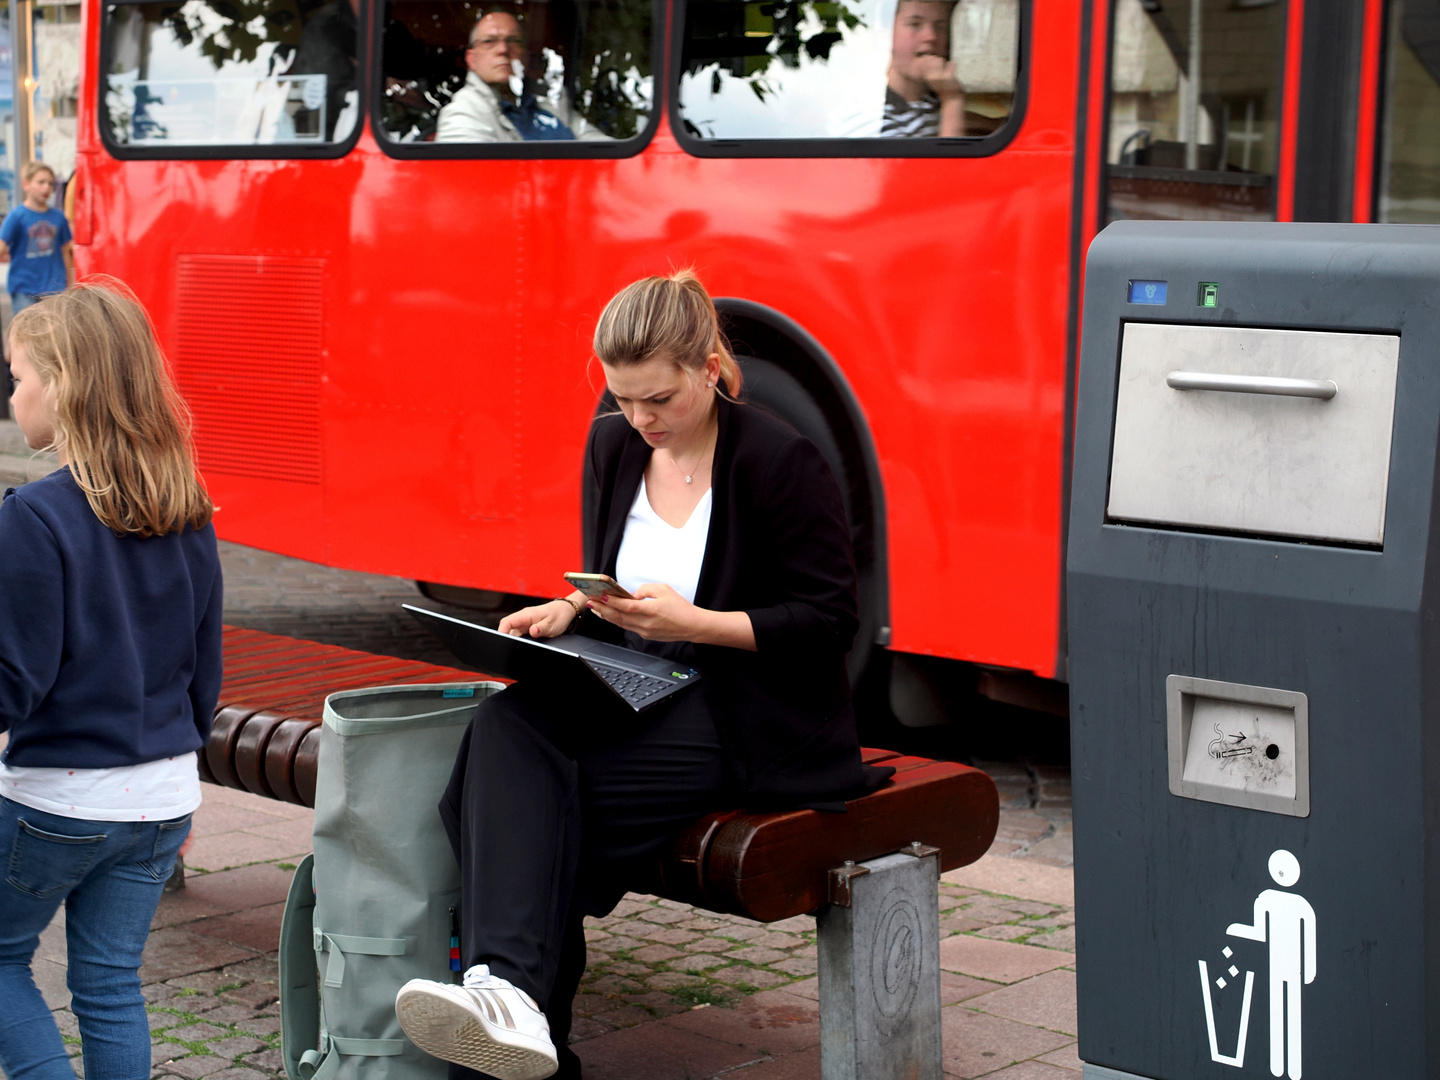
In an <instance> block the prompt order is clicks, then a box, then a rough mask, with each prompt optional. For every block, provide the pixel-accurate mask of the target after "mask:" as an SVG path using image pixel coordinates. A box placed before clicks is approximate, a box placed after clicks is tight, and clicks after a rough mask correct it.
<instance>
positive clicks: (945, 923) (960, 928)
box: [940, 914, 987, 934]
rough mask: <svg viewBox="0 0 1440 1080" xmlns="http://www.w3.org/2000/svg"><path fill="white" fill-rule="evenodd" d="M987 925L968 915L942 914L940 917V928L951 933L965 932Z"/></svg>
mask: <svg viewBox="0 0 1440 1080" xmlns="http://www.w3.org/2000/svg"><path fill="white" fill-rule="evenodd" d="M985 925H987V924H986V923H983V922H981V921H980V920H979V919H972V918H970V916H968V915H961V914H956V915H944V916H942V917H941V919H940V929H941V930H943V931H945V932H947V933H951V934H966V933H969V932H970V931H972V930H979V929H981V928H982V927H984V926H985Z"/></svg>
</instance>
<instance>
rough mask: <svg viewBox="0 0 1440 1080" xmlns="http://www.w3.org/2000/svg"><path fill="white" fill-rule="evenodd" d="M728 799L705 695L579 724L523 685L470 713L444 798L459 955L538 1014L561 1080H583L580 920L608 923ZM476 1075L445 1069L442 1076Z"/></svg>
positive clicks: (558, 704) (563, 706)
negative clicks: (455, 866) (455, 876)
mask: <svg viewBox="0 0 1440 1080" xmlns="http://www.w3.org/2000/svg"><path fill="white" fill-rule="evenodd" d="M731 801H733V797H732V795H731V787H730V785H729V783H728V781H727V777H726V770H725V767H724V764H723V759H722V756H721V750H720V740H719V737H718V735H717V734H716V730H715V722H714V720H713V718H712V717H711V715H710V712H709V710H708V708H707V707H706V705H705V699H704V696H703V695H702V694H700V693H698V692H695V691H691V692H688V693H685V694H681V695H678V696H677V698H676V699H675V701H674V702H673V703H672V704H670V705H669V706H668V707H663V708H662V709H661V710H660V711H659V715H658V716H655V717H654V718H653V719H652V718H649V717H646V718H644V719H641V720H637V719H636V718H635V717H634V716H633V715H631V714H630V710H628V709H625V708H624V707H622V706H620V705H618V704H617V705H615V706H614V707H613V708H611V709H609V710H606V709H601V710H598V711H591V712H588V713H586V714H585V715H575V714H574V713H573V704H571V703H569V702H567V701H565V700H563V699H561V698H559V697H557V696H556V695H553V694H551V693H549V692H547V691H546V690H545V688H543V687H534V686H530V687H526V686H522V685H520V684H516V685H514V686H511V687H509V688H508V689H506V690H504V691H503V692H501V693H499V694H496V695H495V696H493V697H491V698H488V699H487V700H485V701H484V702H482V703H481V705H480V707H479V708H478V709H477V711H476V714H475V718H474V719H473V720H472V721H471V723H470V727H469V729H468V730H467V731H466V733H465V738H464V741H463V742H462V743H461V745H460V752H459V754H458V756H457V758H456V761H455V770H454V772H453V773H452V774H451V777H450V783H449V785H448V787H447V788H446V790H445V795H444V798H443V799H442V800H441V803H440V816H441V818H442V819H443V820H444V823H445V828H446V831H447V832H448V834H449V837H450V843H451V845H452V846H453V847H454V849H455V857H456V858H457V859H458V860H459V863H460V905H461V921H460V949H461V957H462V960H463V962H464V965H465V967H466V968H469V967H470V966H472V965H474V964H488V965H489V967H490V970H491V972H492V973H494V974H496V975H499V976H500V977H502V978H505V979H508V980H510V982H511V983H513V984H514V985H515V986H518V987H520V988H521V989H522V990H524V991H525V992H526V993H528V994H529V995H530V996H531V997H533V998H534V999H535V1000H536V1001H537V1002H538V1003H539V1004H540V1007H541V1008H542V1009H543V1010H544V1011H545V1015H546V1018H547V1019H548V1020H549V1022H550V1031H551V1036H552V1038H553V1039H554V1041H555V1047H556V1049H557V1050H558V1051H559V1054H560V1071H559V1072H558V1073H556V1076H557V1077H561V1078H566V1080H569V1078H575V1077H579V1075H580V1063H579V1058H577V1057H576V1056H575V1054H574V1053H573V1052H572V1051H571V1050H570V1049H569V1047H568V1045H567V1042H568V1037H569V1034H570V1022H571V1021H570V1010H571V1005H572V1003H573V1001H574V997H575V992H576V990H577V989H578V987H579V985H580V978H581V976H582V975H583V974H584V972H585V935H584V930H583V926H582V920H583V918H584V916H586V915H605V914H608V913H609V912H610V910H611V909H613V908H614V906H615V904H616V903H617V902H618V901H619V899H620V897H621V896H622V895H623V894H624V892H625V891H626V888H627V887H628V886H630V885H633V884H635V883H636V880H637V878H638V877H639V874H640V869H641V867H642V866H644V865H645V864H646V863H648V862H649V860H651V859H653V858H654V856H655V855H656V854H657V853H658V852H659V851H660V850H661V849H662V848H663V847H664V846H665V844H666V843H667V842H668V841H669V840H670V839H671V838H672V837H674V836H675V835H676V834H677V833H678V832H679V831H680V830H682V829H683V828H685V826H686V825H688V824H689V823H690V822H691V821H693V820H694V819H695V818H697V817H699V816H700V815H702V814H706V813H709V812H710V811H712V810H717V809H722V808H725V807H726V806H728V805H729V804H730V802H731ZM479 1075H480V1074H478V1073H475V1072H472V1071H471V1070H468V1069H463V1068H460V1067H459V1066H454V1065H452V1066H451V1069H450V1076H451V1078H452V1080H458V1078H461V1077H465V1078H473V1077H477V1076H479Z"/></svg>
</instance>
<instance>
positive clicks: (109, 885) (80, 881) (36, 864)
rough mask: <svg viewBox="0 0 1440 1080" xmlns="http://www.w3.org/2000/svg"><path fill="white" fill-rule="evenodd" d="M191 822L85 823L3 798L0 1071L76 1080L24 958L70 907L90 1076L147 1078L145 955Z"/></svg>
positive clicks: (73, 981) (76, 990)
mask: <svg viewBox="0 0 1440 1080" xmlns="http://www.w3.org/2000/svg"><path fill="white" fill-rule="evenodd" d="M189 832H190V818H189V816H188V815H187V816H185V817H183V818H178V819H176V820H174V821H159V822H154V821H83V820H80V819H79V818H66V817H59V816H57V815H55V814H47V813H45V812H44V811H43V810H32V809H30V807H28V806H22V805H20V804H19V803H15V802H11V801H10V800H9V799H5V798H0V869H4V870H5V878H4V880H3V881H0V1071H3V1072H4V1074H5V1076H6V1077H8V1078H9V1080H52V1078H63V1080H74V1077H75V1072H74V1070H73V1069H72V1068H71V1067H70V1060H69V1055H68V1054H67V1053H66V1051H65V1045H64V1043H63V1042H62V1041H61V1039H60V1031H59V1029H58V1028H57V1027H56V1026H55V1021H54V1019H53V1018H52V1017H51V1015H50V1010H49V1008H48V1007H47V1006H46V1005H45V1000H44V999H43V998H42V997H41V996H40V991H39V989H38V988H37V987H36V986H35V979H34V976H33V975H32V974H31V971H30V961H31V959H32V958H33V957H34V955H35V949H36V948H37V947H38V946H39V944H40V932H41V931H42V930H44V929H45V927H46V926H48V925H49V924H50V920H51V919H52V918H54V916H55V912H56V911H57V910H58V909H59V907H60V905H61V904H62V903H63V904H64V905H65V941H66V947H67V952H68V960H67V964H68V969H67V973H66V982H67V983H68V984H69V986H70V994H71V999H72V1000H71V1005H70V1007H71V1009H73V1010H74V1012H75V1016H76V1019H77V1020H79V1022H80V1043H81V1049H82V1053H83V1054H84V1061H85V1075H86V1076H93V1077H97V1078H103V1080H146V1078H148V1077H149V1076H150V1024H149V1021H148V1019H147V1018H146V1015H145V999H144V998H143V997H142V996H141V993H140V956H141V953H142V952H143V951H144V949H145V939H146V938H147V937H149V935H150V920H151V919H153V918H154V917H155V909H156V908H157V907H158V906H159V904H160V894H161V893H162V892H163V891H164V888H165V882H166V880H168V879H169V877H170V874H171V872H172V871H173V870H174V869H175V856H176V855H177V854H178V853H179V851H180V845H181V843H183V842H184V840H185V837H186V836H187V835H189Z"/></svg>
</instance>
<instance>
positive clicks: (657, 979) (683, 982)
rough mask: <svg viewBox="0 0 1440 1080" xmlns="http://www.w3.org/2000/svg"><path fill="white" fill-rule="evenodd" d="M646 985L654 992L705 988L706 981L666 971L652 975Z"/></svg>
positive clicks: (677, 972)
mask: <svg viewBox="0 0 1440 1080" xmlns="http://www.w3.org/2000/svg"><path fill="white" fill-rule="evenodd" d="M645 984H646V985H647V986H649V987H650V988H651V989H653V990H678V989H680V988H681V987H684V986H703V985H704V984H705V980H704V979H702V978H700V976H698V975H686V974H684V973H682V972H679V971H664V972H661V973H660V974H659V975H651V976H650V977H649V978H648V979H646V980H645Z"/></svg>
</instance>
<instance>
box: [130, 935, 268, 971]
mask: <svg viewBox="0 0 1440 1080" xmlns="http://www.w3.org/2000/svg"><path fill="white" fill-rule="evenodd" d="M254 955H255V954H254V953H253V952H252V951H251V950H249V949H242V948H240V947H239V946H237V945H231V944H230V943H229V942H225V941H217V940H215V939H214V938H210V937H203V936H202V935H200V934H193V933H191V932H190V931H188V930H181V929H178V928H176V927H170V928H167V929H165V930H156V931H155V932H154V933H152V934H151V935H150V940H149V941H147V942H146V943H145V959H144V962H143V964H142V965H141V968H140V979H141V981H142V982H147V983H150V982H162V981H164V980H166V979H173V978H176V977H177V976H180V975H189V974H191V973H192V972H197V971H208V970H210V969H211V968H217V967H221V966H223V965H225V964H233V963H235V962H236V961H237V960H245V959H248V958H249V957H252V956H254Z"/></svg>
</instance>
